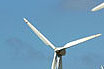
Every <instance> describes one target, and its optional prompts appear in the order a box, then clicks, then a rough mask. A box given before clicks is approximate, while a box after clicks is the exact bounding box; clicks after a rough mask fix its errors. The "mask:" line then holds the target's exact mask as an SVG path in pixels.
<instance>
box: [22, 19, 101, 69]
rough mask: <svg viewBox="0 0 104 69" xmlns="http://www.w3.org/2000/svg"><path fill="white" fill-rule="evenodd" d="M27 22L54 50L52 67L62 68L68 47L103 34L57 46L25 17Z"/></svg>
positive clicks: (55, 68) (54, 68) (52, 68)
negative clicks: (63, 57)
mask: <svg viewBox="0 0 104 69" xmlns="http://www.w3.org/2000/svg"><path fill="white" fill-rule="evenodd" d="M24 21H25V22H26V24H27V25H28V26H29V27H30V28H31V29H32V30H33V32H34V33H35V34H36V35H37V36H38V37H39V38H40V39H41V40H42V41H43V42H44V43H45V44H46V45H48V46H49V47H51V48H52V49H53V50H54V57H53V62H52V67H51V69H62V56H64V55H65V54H66V49H67V48H70V47H72V46H75V45H77V44H79V43H82V42H85V41H87V40H90V39H93V38H95V37H98V36H101V34H96V35H92V36H89V37H85V38H82V39H79V40H76V41H72V42H69V43H67V44H65V45H64V46H63V47H55V45H53V44H52V43H51V42H50V41H49V40H48V39H47V38H46V37H45V36H43V35H42V34H41V33H40V32H39V31H38V30H37V29H36V28H35V27H34V26H33V25H32V24H31V23H30V22H29V21H28V20H27V19H25V18H24Z"/></svg>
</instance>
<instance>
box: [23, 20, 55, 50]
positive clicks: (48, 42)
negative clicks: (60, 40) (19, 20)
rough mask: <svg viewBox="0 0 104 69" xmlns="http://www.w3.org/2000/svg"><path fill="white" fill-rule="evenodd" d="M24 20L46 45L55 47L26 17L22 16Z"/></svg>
mask: <svg viewBox="0 0 104 69" xmlns="http://www.w3.org/2000/svg"><path fill="white" fill-rule="evenodd" d="M24 21H25V22H26V24H27V25H28V26H29V27H30V28H31V29H32V30H33V32H34V33H35V34H36V35H37V36H38V37H39V38H40V39H41V40H42V41H43V42H44V43H45V44H46V45H48V46H50V47H51V48H53V49H55V46H54V45H53V44H52V43H51V42H50V41H49V40H48V39H47V38H45V37H44V36H43V35H42V34H41V33H40V32H39V31H38V30H37V29H36V28H35V27H34V26H33V25H32V24H31V23H30V22H29V21H28V20H27V19H25V18H24Z"/></svg>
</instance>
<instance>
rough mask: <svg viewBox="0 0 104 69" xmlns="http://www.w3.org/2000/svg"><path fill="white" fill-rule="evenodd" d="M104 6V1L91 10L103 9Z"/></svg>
mask: <svg viewBox="0 0 104 69" xmlns="http://www.w3.org/2000/svg"><path fill="white" fill-rule="evenodd" d="M103 8H104V3H101V4H100V5H98V6H96V7H94V8H93V9H92V10H91V11H98V10H100V9H103Z"/></svg>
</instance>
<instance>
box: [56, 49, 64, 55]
mask: <svg viewBox="0 0 104 69" xmlns="http://www.w3.org/2000/svg"><path fill="white" fill-rule="evenodd" d="M56 53H57V55H58V56H64V55H65V54H66V50H65V49H61V50H57V51H56Z"/></svg>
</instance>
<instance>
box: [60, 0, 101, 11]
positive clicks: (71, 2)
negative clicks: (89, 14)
mask: <svg viewBox="0 0 104 69" xmlns="http://www.w3.org/2000/svg"><path fill="white" fill-rule="evenodd" d="M96 2H101V1H97V0H63V1H62V7H63V8H64V9H67V10H70V11H72V10H77V11H78V10H83V11H86V10H89V9H91V7H93V6H94V5H96Z"/></svg>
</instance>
